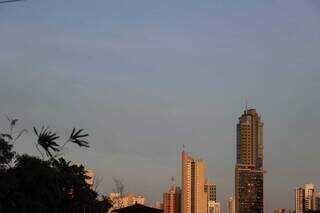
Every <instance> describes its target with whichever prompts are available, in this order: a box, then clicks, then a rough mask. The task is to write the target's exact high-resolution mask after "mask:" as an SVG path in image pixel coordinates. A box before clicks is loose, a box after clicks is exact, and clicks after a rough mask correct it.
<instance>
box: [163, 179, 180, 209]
mask: <svg viewBox="0 0 320 213" xmlns="http://www.w3.org/2000/svg"><path fill="white" fill-rule="evenodd" d="M180 206H181V190H180V188H179V187H176V186H175V185H174V184H173V185H171V187H170V189H169V191H167V192H165V193H163V212H164V213H180V212H181V210H180Z"/></svg>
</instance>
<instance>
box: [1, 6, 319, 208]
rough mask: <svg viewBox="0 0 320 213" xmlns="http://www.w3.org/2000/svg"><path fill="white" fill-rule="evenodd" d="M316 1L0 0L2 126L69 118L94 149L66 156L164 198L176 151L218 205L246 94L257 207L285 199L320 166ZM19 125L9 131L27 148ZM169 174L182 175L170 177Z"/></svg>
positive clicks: (28, 140)
mask: <svg viewBox="0 0 320 213" xmlns="http://www.w3.org/2000/svg"><path fill="white" fill-rule="evenodd" d="M319 14H320V3H319V1H317V0H305V1H300V0H268V1H253V0H252V1H250V0H243V1H241V2H239V1H231V0H224V1H222V0H214V1H209V0H208V1H206V0H203V1H189V0H184V1H178V0H177V1H166V0H163V1H152V0H143V1H142V0H141V1H140V0H136V1H132V0H131V1H129V0H127V1H124V0H116V1H115V0H110V1H106V0H92V1H82V0H70V1H62V0H55V1H48V0H41V1H40V0H27V1H25V2H19V3H12V4H3V5H1V6H0V98H1V100H2V101H1V102H2V103H1V114H3V116H2V117H3V118H2V119H0V124H1V127H2V128H4V127H5V125H6V119H5V117H4V115H11V116H14V117H18V118H19V119H20V120H21V123H20V125H21V127H25V128H28V129H31V127H32V126H33V125H36V126H41V125H43V124H44V125H50V127H52V128H54V129H56V130H57V131H58V133H60V134H66V133H67V132H68V130H70V129H71V128H72V127H73V126H76V127H81V128H85V129H87V130H88V132H89V133H90V135H91V136H90V141H91V144H92V146H91V148H90V149H89V150H79V149H77V148H73V147H71V148H70V149H69V155H68V158H70V159H72V160H77V159H81V161H82V162H83V163H84V164H85V165H87V166H88V167H90V168H92V169H93V170H94V171H95V172H96V173H97V174H98V175H99V176H100V177H102V178H103V183H102V184H101V186H100V191H101V192H109V191H111V190H112V189H113V188H114V186H113V185H114V184H113V182H112V178H113V177H115V178H120V179H121V178H122V179H124V182H125V185H126V189H127V191H134V192H136V193H141V194H144V195H145V196H146V197H147V199H148V201H149V203H152V202H153V201H155V200H159V199H161V196H162V195H161V193H162V192H163V191H165V190H167V187H168V185H169V182H170V177H171V176H172V175H173V176H175V177H176V178H177V179H178V180H180V151H181V147H182V144H186V146H187V149H188V150H189V152H190V153H191V154H192V155H194V156H195V157H199V158H203V159H204V160H205V162H206V172H207V176H208V177H209V178H210V179H212V180H213V181H214V182H215V183H217V186H218V199H219V201H221V202H222V205H223V207H224V208H225V205H226V199H227V197H228V196H230V195H232V193H233V183H234V181H233V176H234V174H233V173H234V162H235V131H236V130H235V126H236V122H237V119H238V117H239V116H240V114H241V113H242V111H243V108H244V105H245V100H246V99H247V100H248V101H249V105H250V106H251V107H255V108H257V110H258V112H259V113H260V114H261V116H262V119H263V121H264V123H265V129H264V132H265V136H264V141H265V151H264V152H265V168H266V170H267V171H268V172H267V174H266V176H265V206H266V212H271V211H272V210H274V209H275V208H280V207H281V208H291V209H293V188H294V187H295V186H299V185H302V184H303V183H305V182H308V181H311V182H314V183H315V184H318V185H319V184H320V183H319V182H317V181H318V180H319V179H320V172H319V171H318V169H317V168H318V162H319V151H318V150H319V148H320V143H319V138H320V137H319V136H320V135H319V134H320V133H319V131H318V130H319V126H320V125H319V121H320V113H319V105H320V95H319V91H320V83H319V81H320V62H319V55H320V42H319V39H320V28H319V21H320V15H319ZM33 140H34V136H33V135H32V133H29V134H28V135H26V136H25V138H24V141H23V142H21V143H20V144H18V146H17V149H18V150H19V151H21V152H28V153H36V150H35V149H34V147H33V146H32V141H33ZM178 182H179V181H178Z"/></svg>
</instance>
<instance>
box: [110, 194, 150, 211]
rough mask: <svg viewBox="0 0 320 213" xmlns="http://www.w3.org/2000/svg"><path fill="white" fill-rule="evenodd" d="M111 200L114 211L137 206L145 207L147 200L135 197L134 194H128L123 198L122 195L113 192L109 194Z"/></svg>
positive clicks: (138, 196)
mask: <svg viewBox="0 0 320 213" xmlns="http://www.w3.org/2000/svg"><path fill="white" fill-rule="evenodd" d="M109 198H110V200H111V202H112V204H113V207H112V210H114V209H120V208H124V207H128V206H132V205H135V204H141V205H144V202H145V198H144V197H143V196H141V195H135V194H133V193H128V194H126V195H123V196H121V195H120V193H117V192H112V193H109Z"/></svg>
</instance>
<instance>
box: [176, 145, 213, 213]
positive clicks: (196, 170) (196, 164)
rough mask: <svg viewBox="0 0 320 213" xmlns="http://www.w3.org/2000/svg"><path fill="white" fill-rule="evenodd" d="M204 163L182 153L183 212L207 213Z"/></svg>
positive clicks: (184, 152)
mask: <svg viewBox="0 0 320 213" xmlns="http://www.w3.org/2000/svg"><path fill="white" fill-rule="evenodd" d="M204 184H205V174H204V161H203V160H197V159H193V158H192V157H191V156H190V155H189V154H188V153H187V152H186V151H184V150H183V151H182V177H181V186H182V193H181V211H182V213H207V197H206V196H207V193H205V191H204Z"/></svg>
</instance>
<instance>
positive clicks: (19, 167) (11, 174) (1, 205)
mask: <svg viewBox="0 0 320 213" xmlns="http://www.w3.org/2000/svg"><path fill="white" fill-rule="evenodd" d="M8 120H9V121H10V128H9V130H8V131H7V132H2V133H0V212H1V213H13V212H14V213H27V212H33V213H51V212H52V213H84V212H85V213H100V212H101V213H102V212H103V213H105V212H107V210H108V209H109V208H110V202H109V200H108V198H107V197H101V198H99V196H98V193H97V192H96V191H94V190H93V189H92V187H90V185H89V184H88V183H87V182H86V179H88V178H89V177H87V176H86V170H85V168H84V167H83V166H82V165H74V164H72V163H71V162H68V161H66V160H65V159H64V158H63V157H62V152H63V149H64V148H65V147H66V146H67V145H69V144H76V145H78V146H80V147H89V144H88V142H87V141H86V138H87V136H88V134H84V133H83V130H82V129H80V130H76V129H73V131H72V132H71V134H70V136H69V137H68V139H67V140H66V141H65V142H63V143H59V142H58V140H59V138H60V137H59V136H58V135H57V134H56V133H55V132H53V131H51V130H50V129H49V128H44V127H42V128H41V129H40V130H37V129H36V128H34V133H35V135H36V137H37V139H36V141H35V143H34V145H35V147H36V149H37V150H38V152H39V154H40V156H41V157H38V156H31V155H28V154H20V153H16V152H15V151H14V145H15V143H16V142H19V143H20V142H23V137H21V136H22V135H23V133H25V132H26V130H21V131H16V123H17V120H16V119H13V120H12V119H8ZM30 145H33V144H30Z"/></svg>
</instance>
